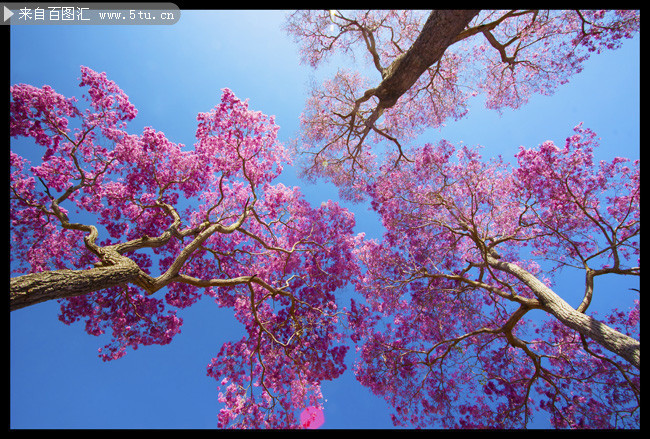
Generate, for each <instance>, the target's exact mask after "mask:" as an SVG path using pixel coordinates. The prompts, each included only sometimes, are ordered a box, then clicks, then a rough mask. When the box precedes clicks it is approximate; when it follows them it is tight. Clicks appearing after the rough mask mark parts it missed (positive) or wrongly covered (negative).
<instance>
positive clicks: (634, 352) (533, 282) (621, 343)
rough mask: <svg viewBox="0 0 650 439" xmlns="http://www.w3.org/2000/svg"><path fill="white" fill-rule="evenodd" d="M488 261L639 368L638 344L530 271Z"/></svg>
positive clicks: (561, 317) (574, 326)
mask: <svg viewBox="0 0 650 439" xmlns="http://www.w3.org/2000/svg"><path fill="white" fill-rule="evenodd" d="M488 263H489V264H490V265H491V266H492V267H495V268H497V269H499V270H502V271H504V272H506V273H510V274H512V275H514V276H515V277H517V278H518V279H519V280H521V281H522V282H523V283H525V284H526V285H527V286H528V287H529V288H530V289H531V290H532V291H533V293H534V294H535V295H536V296H537V298H538V299H539V300H540V302H542V304H543V306H544V309H545V310H547V311H548V312H550V313H551V314H552V315H553V316H555V318H557V319H558V320H559V321H560V322H562V323H563V324H565V325H566V326H568V327H569V328H571V329H574V330H576V331H578V332H579V333H580V334H582V335H584V336H586V337H589V338H591V339H592V340H594V341H595V342H596V343H598V344H600V345H601V346H602V347H604V348H605V349H607V350H608V351H610V352H613V353H614V354H617V355H620V356H621V357H622V358H624V359H625V360H627V361H628V362H629V363H630V364H632V365H634V366H636V367H637V368H641V343H640V342H639V341H638V340H635V339H633V338H632V337H629V336H627V335H625V334H622V333H620V332H618V331H616V330H615V329H612V328H610V327H609V326H607V325H606V324H604V323H602V322H600V321H598V320H596V319H594V318H593V317H590V316H588V315H586V314H583V313H581V312H579V311H577V310H575V309H574V308H573V307H571V305H569V304H568V303H567V302H566V301H565V300H564V299H562V298H561V297H560V296H558V295H557V294H556V293H555V292H554V291H553V290H551V289H550V288H549V287H547V286H546V285H545V284H544V283H542V282H541V281H540V280H539V279H537V278H536V277H535V276H534V275H533V274H531V273H529V272H528V271H526V270H524V269H523V268H521V267H519V266H518V265H516V264H512V263H510V262H505V261H500V260H498V259H495V258H493V257H490V256H488Z"/></svg>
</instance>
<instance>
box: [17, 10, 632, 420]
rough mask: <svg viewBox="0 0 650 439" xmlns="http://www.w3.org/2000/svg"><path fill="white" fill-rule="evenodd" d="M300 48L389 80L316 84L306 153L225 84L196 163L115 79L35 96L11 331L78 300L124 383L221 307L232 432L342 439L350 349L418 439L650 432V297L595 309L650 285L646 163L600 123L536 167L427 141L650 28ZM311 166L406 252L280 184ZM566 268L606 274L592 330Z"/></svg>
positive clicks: (402, 34)
mask: <svg viewBox="0 0 650 439" xmlns="http://www.w3.org/2000/svg"><path fill="white" fill-rule="evenodd" d="M286 30H287V31H288V32H289V33H290V34H291V35H293V36H294V38H295V39H296V42H297V43H298V45H299V47H300V48H301V53H302V56H303V60H304V61H305V62H307V63H309V64H310V65H312V66H314V67H316V66H318V65H320V64H321V63H322V62H323V61H324V60H326V59H327V58H328V57H329V56H331V55H332V54H334V53H344V54H352V55H354V56H355V57H356V58H360V57H362V58H364V59H365V60H366V61H368V63H369V65H370V70H371V71H373V70H374V71H376V72H377V73H378V74H379V78H378V79H377V80H376V81H375V82H373V81H372V80H368V79H366V78H365V76H364V75H365V71H364V70H363V69H362V68H359V69H358V70H343V69H340V70H339V71H338V73H336V75H335V76H334V77H333V78H332V79H330V80H326V81H325V82H324V83H323V84H322V85H316V86H315V87H314V88H313V89H312V91H311V94H310V97H309V98H308V100H307V102H306V109H305V112H304V114H303V116H302V120H301V124H302V128H301V129H302V132H301V137H300V139H297V140H296V142H295V144H294V145H293V147H292V148H287V147H285V146H284V145H283V144H282V143H281V142H279V141H278V139H277V133H278V129H279V127H278V126H277V125H276V123H275V120H274V118H273V117H272V116H267V115H265V114H263V113H261V112H259V111H254V110H252V109H249V105H248V101H245V100H244V101H242V100H241V99H239V98H238V97H237V96H235V94H234V93H233V92H232V91H231V90H229V89H227V88H224V89H223V90H222V95H221V101H220V102H219V103H218V104H217V105H216V106H215V107H214V108H213V109H212V110H210V111H208V112H203V113H199V114H198V115H197V118H196V119H197V129H196V135H195V138H196V142H195V143H194V145H193V147H192V148H188V147H187V146H185V145H182V144H176V143H173V142H171V141H170V140H169V139H168V138H167V137H166V136H165V134H164V133H163V132H161V131H157V130H156V129H154V128H153V127H145V128H144V129H143V130H142V133H141V134H133V133H132V131H133V130H130V129H129V124H130V123H131V122H132V121H133V120H134V119H135V118H136V116H137V110H136V108H135V106H134V105H133V104H132V103H131V102H130V100H129V97H128V96H127V94H126V93H125V92H124V91H123V90H122V89H121V88H120V87H119V86H118V85H117V84H116V83H115V82H113V81H112V80H110V79H109V78H108V75H107V74H106V73H104V72H102V73H99V72H96V71H94V70H93V69H91V68H89V67H85V66H82V67H81V76H80V84H79V86H80V87H82V88H83V90H84V94H83V95H82V99H81V100H78V99H76V98H74V97H66V96H64V95H62V94H59V93H57V92H56V91H55V90H54V89H52V88H51V87H50V86H47V85H45V86H43V87H41V88H38V87H35V86H33V85H28V84H16V85H13V86H11V88H10V93H11V101H10V135H11V136H12V137H13V138H17V137H25V138H29V139H32V141H33V142H34V144H35V145H36V146H38V147H39V148H40V150H41V151H42V156H41V159H40V161H39V162H38V163H34V164H32V163H30V162H29V161H28V160H27V159H25V158H24V157H22V156H21V155H19V154H18V153H16V152H15V151H13V149H12V150H11V151H10V154H9V156H10V221H11V271H12V275H13V276H14V277H12V279H11V283H10V309H11V310H12V311H13V310H15V309H20V308H23V307H27V306H32V305H34V304H37V303H40V302H43V301H48V300H58V301H59V302H60V304H61V314H60V316H59V318H60V320H61V321H62V322H64V323H66V324H72V323H74V322H83V323H84V324H85V330H86V332H87V333H89V334H92V335H99V334H103V333H110V334H111V342H110V343H109V344H107V345H106V346H104V347H103V348H101V349H100V357H101V358H102V359H103V360H105V361H112V360H117V359H119V358H121V357H122V356H124V355H125V354H126V353H127V349H128V348H132V349H137V348H138V347H139V346H143V345H152V344H158V345H165V344H168V343H170V342H171V341H172V340H173V339H174V337H175V336H176V335H177V334H179V333H180V331H181V327H182V323H183V321H182V319H181V318H180V317H179V316H178V315H177V314H178V310H180V309H183V308H187V307H189V306H192V305H194V304H195V303H197V301H198V300H199V298H200V297H202V296H203V295H207V296H209V297H211V298H212V299H214V301H215V302H216V303H217V305H218V306H220V307H224V308H230V309H232V312H233V314H234V316H235V317H236V319H237V320H238V321H239V322H240V323H241V324H242V327H243V329H244V330H243V336H242V338H241V339H239V340H233V341H231V342H227V343H225V344H224V345H223V346H222V347H221V349H220V351H219V352H218V353H217V355H216V356H215V357H214V358H213V359H212V361H211V362H210V364H209V365H208V367H207V373H208V375H209V376H211V377H213V378H214V379H215V380H216V381H217V382H218V383H219V386H220V390H221V393H220V394H219V401H220V402H221V403H223V404H224V408H223V409H222V410H221V412H220V413H219V415H218V416H219V426H220V427H248V428H287V427H301V426H302V427H306V426H308V425H309V424H310V423H311V422H320V421H322V419H321V418H319V409H320V408H322V400H323V395H322V393H321V383H322V382H323V381H326V380H333V379H336V378H337V377H339V376H340V375H341V374H342V373H343V372H344V371H345V369H346V365H345V358H346V354H347V352H348V350H349V348H350V346H351V345H356V347H357V349H358V351H359V353H360V361H359V362H358V363H356V364H355V368H354V373H355V375H356V377H357V379H358V380H359V382H360V383H362V384H363V385H364V386H367V387H368V388H369V389H370V390H371V391H372V392H373V393H375V394H377V395H380V396H381V397H383V398H385V399H386V401H388V402H389V403H390V404H391V406H392V407H393V408H394V414H393V422H394V424H395V425H401V426H417V427H424V428H426V427H430V426H433V425H435V426H444V427H448V428H476V427H497V428H521V427H526V426H527V425H528V424H529V422H530V419H531V418H532V417H533V416H534V414H535V413H536V412H539V411H543V412H546V413H548V415H549V417H550V422H551V424H552V425H553V426H555V427H559V428H566V427H571V428H574V427H582V428H585V427H587V428H589V427H591V428H593V427H595V428H608V427H617V428H621V427H622V428H636V427H638V426H639V422H640V342H639V318H640V304H639V301H638V300H637V301H635V307H633V308H632V309H630V310H613V312H612V313H611V314H610V315H607V316H604V317H602V318H601V317H598V318H596V317H594V316H592V315H589V314H588V313H587V311H588V310H589V306H590V304H591V301H592V298H593V295H594V290H595V279H597V278H602V277H605V276H607V277H615V276H624V277H638V276H640V262H639V258H640V249H639V236H640V169H639V161H638V160H637V161H630V160H629V159H627V158H623V157H616V158H614V159H613V160H610V161H600V162H597V161H596V160H595V159H594V150H595V148H597V147H598V145H599V140H598V138H597V134H596V133H594V132H593V131H592V130H590V129H589V128H588V127H583V126H582V125H578V126H576V127H575V128H574V129H573V132H572V133H571V132H567V137H566V140H565V142H564V144H563V145H557V144H555V143H554V142H551V141H547V142H544V143H542V144H541V145H539V146H538V147H537V148H524V147H522V148H521V149H520V151H519V152H518V153H517V155H516V156H515V163H508V162H505V161H504V160H503V159H502V158H501V157H491V158H487V159H486V158H483V157H482V156H481V154H480V148H478V147H469V146H461V145H453V144H451V143H450V142H448V141H446V140H440V141H438V142H431V141H422V138H421V137H420V135H421V134H422V133H425V131H426V129H428V128H431V127H439V126H441V125H442V124H443V123H445V122H446V121H447V120H448V119H459V118H462V117H463V116H464V115H465V114H466V112H467V102H468V99H470V98H471V97H472V96H475V95H477V94H479V93H481V94H484V95H485V96H486V105H487V106H488V107H489V108H492V109H497V110H498V109H500V108H506V107H509V108H515V109H516V108H518V107H520V106H522V105H524V104H525V103H526V101H527V100H528V98H529V97H530V96H531V95H532V94H535V93H542V94H550V93H553V91H554V90H555V88H556V87H558V86H559V85H561V84H563V83H566V82H567V81H568V80H569V78H570V77H571V76H572V75H575V74H576V73H578V72H580V70H581V68H582V64H583V62H584V61H585V60H586V59H587V58H588V56H589V55H590V54H591V53H595V52H600V51H601V50H604V49H616V48H618V47H619V46H620V45H621V44H622V41H623V40H624V39H625V38H630V37H631V36H633V35H634V34H635V33H636V32H638V30H639V13H638V11H595V10H594V11H538V10H510V11H470V10H462V11H457V10H442V11H433V12H424V11H349V12H348V11H297V12H295V13H293V14H291V15H290V16H288V18H287V23H286ZM356 58H355V59H356ZM80 102H81V104H80ZM294 161H295V162H296V163H298V164H299V166H301V167H302V169H303V175H304V176H305V177H306V178H307V179H312V180H315V179H319V178H324V179H325V180H326V182H327V183H332V184H334V185H336V186H337V187H338V188H339V189H340V191H341V194H342V196H343V197H344V198H346V199H350V200H356V201H359V200H362V199H367V200H369V201H370V204H371V207H372V209H373V210H374V211H375V212H377V213H378V214H379V216H380V217H381V220H382V223H383V225H384V227H385V229H386V232H385V234H384V236H383V238H382V239H381V240H371V239H366V238H365V236H364V234H363V233H360V234H355V233H354V232H353V228H354V225H355V219H354V215H353V214H352V213H351V212H350V211H348V210H347V209H345V208H343V207H341V206H340V205H339V204H337V203H335V202H331V201H330V202H324V203H323V204H322V205H321V206H318V207H312V206H311V205H310V204H309V203H308V202H307V201H306V200H305V198H304V196H303V195H302V193H301V191H300V188H298V187H287V186H285V185H283V184H281V183H274V181H275V180H276V178H277V177H278V176H279V175H280V174H281V173H282V171H283V166H285V165H292V164H293V163H294ZM563 270H577V271H579V272H580V273H582V275H583V276H584V292H583V293H582V297H583V298H582V301H581V303H580V304H579V306H577V307H576V308H574V307H572V306H571V305H570V304H569V303H567V301H565V300H564V299H563V298H562V297H561V295H560V294H559V293H558V292H559V291H561V289H558V286H561V284H562V276H561V275H560V274H561V273H562V271H563ZM346 285H351V286H353V287H354V289H355V292H356V293H357V295H356V296H355V298H354V299H352V300H351V301H350V303H349V306H348V304H343V303H341V300H340V298H339V297H338V296H337V292H338V291H340V290H341V288H343V287H345V286H346ZM533 315H543V316H544V318H543V319H539V318H534V317H532V316H533ZM467 395H471V397H469V398H468V397H467ZM305 408H308V409H307V410H304V409H305Z"/></svg>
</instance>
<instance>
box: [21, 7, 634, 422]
mask: <svg viewBox="0 0 650 439" xmlns="http://www.w3.org/2000/svg"><path fill="white" fill-rule="evenodd" d="M284 16H285V12H284V11H279V10H273V11H231V10H229V11H198V10H197V11H183V12H182V15H181V19H180V20H179V22H178V23H177V24H175V25H173V26H12V27H11V29H10V83H11V84H15V83H27V84H32V85H35V86H39V87H40V86H42V85H45V84H47V85H50V86H52V87H53V88H54V89H55V90H56V91H57V92H59V93H61V94H63V95H66V96H77V97H80V96H81V93H82V90H81V89H80V88H79V87H78V83H79V80H78V78H79V76H80V70H79V68H80V66H81V65H85V66H88V67H90V68H92V69H94V70H96V71H99V72H106V73H107V75H108V78H109V79H111V80H113V81H115V82H116V83H117V84H118V85H119V86H120V87H121V88H122V89H123V90H124V91H125V92H126V94H127V95H128V96H129V97H130V100H131V102H132V103H133V104H134V105H135V106H136V108H137V109H138V117H137V118H136V119H135V120H134V121H133V122H132V123H131V124H130V125H129V126H130V127H131V132H133V133H139V132H141V130H142V128H143V127H144V126H153V127H154V128H155V129H157V130H160V131H163V132H164V133H165V135H166V136H167V137H168V138H169V139H170V140H171V141H173V142H176V143H182V144H185V145H188V146H189V147H191V145H192V144H193V143H194V134H195V131H196V115H197V113H199V112H204V111H209V110H210V109H211V108H212V107H214V106H215V105H216V104H218V102H219V99H220V96H221V89H222V88H225V87H227V88H230V89H231V90H233V92H234V93H235V94H236V95H237V96H238V97H239V98H241V99H249V104H250V108H251V109H253V110H259V111H262V112H264V113H266V114H269V115H275V117H276V121H277V123H278V125H280V127H281V128H280V133H279V136H280V140H281V141H283V142H285V143H288V142H289V141H290V140H291V139H293V138H295V137H296V136H297V133H298V129H299V116H300V114H301V112H302V111H303V107H304V102H305V98H306V96H307V91H308V84H309V81H310V80H316V81H319V80H321V79H322V78H323V77H324V74H325V73H327V72H329V73H331V72H332V71H335V69H336V68H337V66H328V67H326V68H325V71H324V72H320V71H318V72H314V71H313V70H312V69H311V68H310V67H308V66H304V65H300V63H299V56H298V52H297V46H296V45H295V44H294V42H293V41H292V39H291V37H289V36H288V35H287V34H286V33H285V31H284V30H283V29H282V24H283V20H284ZM639 42H640V38H639V37H638V36H637V37H636V38H634V39H633V40H629V41H626V42H625V43H624V45H623V47H622V48H621V49H619V50H617V51H612V52H607V53H604V54H601V55H594V56H592V58H591V59H590V60H589V61H588V62H587V63H586V64H585V68H584V71H583V72H582V73H580V74H579V75H577V76H575V77H574V78H572V79H571V81H570V83H569V84H567V85H564V86H561V87H560V88H559V89H558V90H557V92H556V93H555V94H554V95H552V96H535V97H533V98H532V99H531V101H530V102H529V103H528V104H527V105H526V106H525V107H523V108H521V109H519V110H517V111H512V110H506V111H504V112H503V114H499V113H497V112H494V111H487V110H485V109H484V108H483V106H482V101H481V98H480V97H478V98H476V99H475V100H474V101H472V105H471V107H470V112H469V115H468V116H467V117H466V118H464V119H463V120H461V121H458V122H453V121H450V122H448V124H447V126H446V127H445V128H443V129H442V130H435V131H430V132H428V133H427V134H426V136H428V138H427V139H425V140H426V141H430V142H436V141H437V140H439V139H440V138H446V139H447V140H449V141H451V142H452V143H458V142H460V141H462V142H464V143H465V144H469V145H474V144H481V145H483V146H484V149H483V155H484V156H486V157H489V156H492V155H496V154H501V155H502V156H503V157H504V159H506V160H510V159H511V158H512V156H513V155H514V153H516V151H517V150H518V148H519V146H520V145H524V146H526V147H535V146H537V145H539V144H540V143H542V142H543V141H545V140H549V139H550V140H553V141H555V142H556V143H559V144H562V143H563V141H564V139H565V138H566V137H567V136H569V135H570V134H571V133H572V128H573V127H574V126H575V125H577V124H578V123H579V122H583V124H584V126H585V127H587V128H591V129H592V130H594V131H595V132H596V133H597V134H598V135H599V136H600V137H601V138H602V140H601V148H600V149H599V150H598V151H597V152H596V154H597V158H598V159H611V158H613V157H615V156H623V157H629V158H632V159H636V158H639V145H640V133H639V128H640V118H639V116H640V114H639V113H640V91H639V82H640V76H639V75H640V64H639V58H640V48H639ZM12 148H17V149H20V148H23V149H21V150H20V151H18V152H20V153H24V154H26V155H29V152H28V151H25V150H24V148H25V147H24V146H23V145H21V144H18V143H16V142H14V141H13V140H12ZM296 175H297V173H296V171H295V170H294V169H292V168H287V169H286V170H285V172H284V173H283V175H282V176H281V177H280V178H279V180H278V181H281V182H283V183H284V184H287V185H291V186H294V185H297V186H300V187H301V188H302V189H303V193H305V194H306V197H307V199H308V200H309V201H310V202H311V203H312V205H314V206H318V205H320V204H321V202H322V201H325V200H327V199H334V200H337V199H338V197H337V191H336V190H335V189H334V188H332V187H331V186H330V185H327V184H325V183H318V184H315V185H310V184H307V183H306V182H304V181H301V180H300V179H299V178H298V177H297V176H296ZM343 204H344V205H345V206H346V207H348V208H349V209H351V210H353V211H354V212H355V215H356V218H357V226H356V229H357V231H358V232H365V233H366V236H368V237H369V238H376V239H380V238H381V234H382V229H381V224H380V222H379V221H378V218H377V216H376V215H375V214H374V213H372V212H369V211H368V206H367V205H365V204H349V203H343ZM580 282H581V280H580V278H574V277H571V276H569V275H568V274H567V275H566V279H562V282H561V283H559V285H558V291H557V292H558V293H559V294H560V295H563V297H568V301H569V302H570V303H571V304H573V305H576V304H577V303H574V301H575V300H579V297H580V294H581V293H582V287H580ZM596 287H597V288H598V287H599V285H596ZM605 293H607V294H605ZM351 294H352V292H351V291H349V290H345V291H343V292H341V295H342V297H345V298H347V297H349V296H350V295H351ZM626 294H629V296H626ZM631 294H632V293H630V292H629V291H626V288H623V289H622V290H619V291H616V292H612V291H603V294H599V291H598V290H597V291H596V293H595V296H594V302H593V305H592V306H593V307H594V309H595V310H597V311H598V312H599V313H604V312H605V311H606V309H607V308H608V307H610V306H612V304H614V305H615V306H621V307H625V306H627V305H629V304H630V302H631V299H633V298H634V296H632V295H631ZM612 298H613V299H612ZM345 300H347V299H345ZM612 300H615V302H613V301H612ZM343 305H346V303H343ZM58 307H59V306H58V304H57V303H56V302H47V303H42V304H39V305H36V306H32V307H29V308H25V309H22V310H18V311H15V312H12V313H11V315H10V354H11V357H10V368H11V369H10V373H11V376H10V386H11V388H10V426H11V427H12V428H216V426H217V414H218V411H219V409H220V405H219V403H218V401H217V391H216V387H217V384H218V383H217V382H216V381H214V380H213V379H212V378H209V377H207V376H206V366H207V364H208V363H209V361H210V359H211V358H212V357H213V356H216V354H217V352H218V351H219V348H220V347H221V345H222V344H223V343H224V342H226V341H231V340H232V341H234V340H238V339H240V338H241V337H242V336H243V331H242V330H241V328H240V327H239V326H238V325H239V323H238V322H236V321H235V320H234V318H233V317H232V316H231V313H230V312H229V310H223V309H219V308H217V307H216V306H215V305H214V303H213V302H212V301H211V300H207V299H205V300H203V301H201V302H200V303H199V304H198V305H196V306H194V307H192V308H189V309H186V310H182V311H181V312H180V313H179V315H180V316H181V317H182V318H183V320H184V325H183V327H182V333H181V334H180V335H179V336H177V337H176V338H175V339H174V341H173V342H172V343H171V344H170V345H168V346H162V347H160V346H151V347H142V348H140V349H138V350H137V351H129V352H128V353H127V355H126V356H125V357H124V358H122V359H120V360H117V361H113V362H109V363H104V362H102V361H101V360H100V359H99V358H98V357H97V349H98V348H99V347H101V346H103V345H104V344H106V343H107V342H108V339H107V338H101V337H100V338H96V337H93V336H90V335H87V334H86V333H85V332H84V330H83V324H76V325H73V326H66V325H64V324H63V323H61V322H59V321H58V320H57V314H58ZM350 352H351V355H350V358H349V359H348V366H349V367H348V372H346V374H345V375H344V376H343V377H342V378H341V379H338V380H336V381H334V382H331V383H330V382H327V383H324V384H323V394H324V397H325V399H326V403H325V424H324V425H323V428H390V427H392V423H391V421H390V415H389V414H390V410H389V407H388V406H387V404H386V403H385V402H384V401H383V400H382V399H380V398H379V397H377V396H375V395H373V394H371V393H370V391H369V390H367V389H365V388H363V387H362V386H361V385H360V384H359V383H357V382H356V380H355V378H354V376H353V375H352V372H351V371H352V362H353V360H354V350H351V351H350ZM534 425H535V426H545V424H544V423H543V421H542V420H537V421H536V423H535V424H534Z"/></svg>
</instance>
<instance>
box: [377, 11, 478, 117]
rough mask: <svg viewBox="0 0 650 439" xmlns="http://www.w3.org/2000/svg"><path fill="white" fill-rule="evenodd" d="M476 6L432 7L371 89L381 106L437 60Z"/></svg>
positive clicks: (393, 99)
mask: <svg viewBox="0 0 650 439" xmlns="http://www.w3.org/2000/svg"><path fill="white" fill-rule="evenodd" d="M478 12H479V11H478V10H440V11H432V12H431V14H430V15H429V18H428V19H427V21H426V23H424V26H423V28H422V31H421V32H420V35H418V37H417V39H416V40H415V41H414V42H413V45H412V46H411V47H410V48H409V49H408V50H407V51H406V52H405V53H404V54H403V55H401V56H400V57H399V58H397V59H396V60H395V61H394V62H393V63H392V64H391V65H390V66H389V67H388V68H387V69H385V71H384V73H383V75H382V76H383V80H382V82H381V83H380V84H379V86H377V88H375V89H374V93H373V94H374V95H375V96H377V98H379V107H380V108H390V107H392V106H393V105H395V103H396V102H397V99H399V97H400V96H402V95H403V94H404V93H405V92H406V91H407V90H408V89H409V88H411V86H412V85H413V84H415V82H416V81H417V80H418V78H419V77H420V76H421V75H422V73H424V72H425V71H426V70H427V69H428V68H429V67H430V66H432V65H433V64H434V63H436V62H438V61H439V60H440V58H442V55H443V54H444V53H445V50H446V49H447V47H449V46H450V45H451V44H453V43H454V42H455V41H456V39H457V37H458V35H459V34H460V33H461V32H462V31H463V30H464V29H465V27H467V25H468V24H469V22H470V21H471V20H472V18H474V16H475V15H476V14H478Z"/></svg>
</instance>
